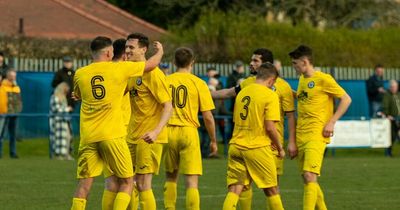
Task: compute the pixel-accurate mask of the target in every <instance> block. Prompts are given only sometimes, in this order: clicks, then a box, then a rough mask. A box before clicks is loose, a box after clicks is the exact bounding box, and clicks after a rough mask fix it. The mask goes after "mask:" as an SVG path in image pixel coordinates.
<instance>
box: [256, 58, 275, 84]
mask: <svg viewBox="0 0 400 210" xmlns="http://www.w3.org/2000/svg"><path fill="white" fill-rule="evenodd" d="M278 75H279V73H278V70H277V69H276V67H275V66H274V64H272V63H270V62H266V63H263V64H261V66H260V67H258V69H257V76H256V78H257V79H262V80H266V79H268V78H271V77H274V78H277V77H278Z"/></svg>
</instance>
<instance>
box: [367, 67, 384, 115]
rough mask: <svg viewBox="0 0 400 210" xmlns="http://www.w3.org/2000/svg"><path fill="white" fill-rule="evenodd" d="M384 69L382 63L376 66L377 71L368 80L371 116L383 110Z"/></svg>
mask: <svg viewBox="0 0 400 210" xmlns="http://www.w3.org/2000/svg"><path fill="white" fill-rule="evenodd" d="M383 71H384V68H383V66H382V65H380V64H378V65H376V66H375V73H374V74H373V75H372V76H371V77H370V78H369V79H368V80H367V91H368V99H369V107H370V116H371V117H376V116H377V113H378V112H379V111H381V110H382V99H383V94H384V93H385V89H384V87H383Z"/></svg>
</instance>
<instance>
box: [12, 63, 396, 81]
mask: <svg viewBox="0 0 400 210" xmlns="http://www.w3.org/2000/svg"><path fill="white" fill-rule="evenodd" d="M6 60H7V61H6V62H7V63H9V64H11V66H13V67H14V68H15V69H16V70H18V71H20V72H55V71H57V70H58V69H60V68H61V67H62V65H63V61H62V59H52V58H11V59H6ZM89 63H91V60H90V59H74V60H73V65H74V67H75V68H79V67H82V66H85V65H88V64H89ZM169 66H170V67H171V70H172V72H174V71H175V70H176V69H175V67H174V65H173V64H172V63H169ZM211 66H213V67H215V68H216V70H217V71H218V72H219V73H220V74H221V76H228V75H229V74H230V73H231V72H232V70H233V69H234V64H224V63H195V65H194V68H193V73H194V74H196V75H205V74H206V70H207V68H208V67H211ZM245 69H246V73H247V74H248V73H249V66H248V65H245ZM319 69H321V71H323V72H326V73H329V74H331V75H332V76H333V77H334V78H336V79H338V80H366V79H368V77H369V76H371V75H372V74H373V71H374V70H373V67H371V68H359V67H320V68H319ZM281 76H282V77H284V78H287V79H296V78H298V75H297V74H296V72H295V71H294V69H293V68H292V67H290V66H284V67H283V69H282V71H281ZM399 78H400V68H386V69H385V75H384V79H385V80H390V79H399Z"/></svg>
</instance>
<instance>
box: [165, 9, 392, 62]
mask: <svg viewBox="0 0 400 210" xmlns="http://www.w3.org/2000/svg"><path fill="white" fill-rule="evenodd" d="M171 32H172V33H171V34H172V35H170V36H169V37H167V38H166V40H165V42H167V43H169V47H170V48H171V49H169V50H170V51H169V53H172V49H174V48H175V47H177V46H182V45H184V46H189V47H192V48H193V49H195V52H196V54H197V60H198V61H204V62H231V61H233V60H236V59H242V60H244V61H248V60H249V58H250V56H251V54H252V51H253V50H254V49H256V48H260V47H266V48H269V49H271V50H272V51H273V52H274V54H275V57H276V58H277V59H280V60H282V61H283V62H284V64H285V65H289V64H290V61H289V57H288V55H287V54H288V52H290V51H291V50H293V49H294V48H296V47H297V46H298V45H299V44H306V45H309V46H310V47H312V48H313V50H314V54H315V64H316V65H318V66H357V67H371V66H374V65H375V64H376V63H382V64H384V65H385V66H392V67H398V66H400V60H399V59H397V58H396V55H397V54H398V47H397V45H396V44H395V43H400V36H398V34H399V33H400V29H399V28H379V29H369V30H351V29H347V28H337V29H333V28H329V29H325V30H319V29H316V28H314V27H312V26H311V25H309V24H305V23H303V24H299V25H297V26H295V27H294V26H292V25H291V24H284V23H268V22H267V21H266V20H265V19H264V18H260V17H258V16H255V15H252V14H250V13H248V12H241V13H234V12H227V13H225V12H220V11H214V10H211V11H207V12H205V13H204V14H203V15H202V16H201V18H200V19H199V21H198V22H196V23H195V24H194V25H193V26H192V27H190V28H181V27H171Z"/></svg>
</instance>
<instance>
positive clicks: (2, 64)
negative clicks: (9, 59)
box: [0, 52, 8, 81]
mask: <svg viewBox="0 0 400 210" xmlns="http://www.w3.org/2000/svg"><path fill="white" fill-rule="evenodd" d="M7 70H8V66H7V64H6V60H5V58H4V53H3V52H0V77H1V78H6V73H7ZM0 81H1V79H0Z"/></svg>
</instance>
